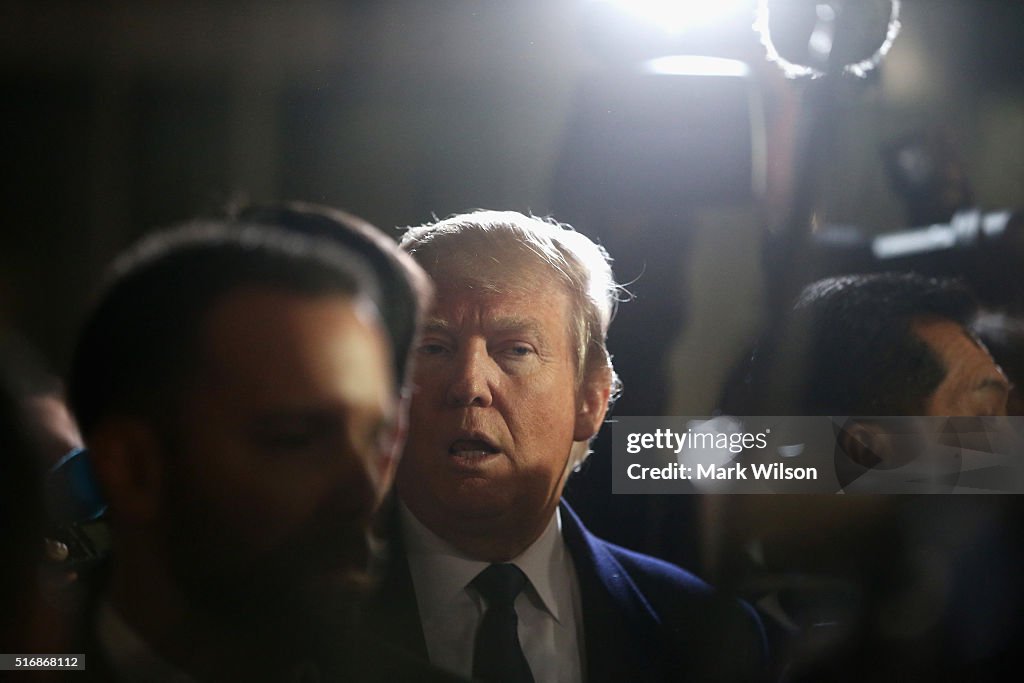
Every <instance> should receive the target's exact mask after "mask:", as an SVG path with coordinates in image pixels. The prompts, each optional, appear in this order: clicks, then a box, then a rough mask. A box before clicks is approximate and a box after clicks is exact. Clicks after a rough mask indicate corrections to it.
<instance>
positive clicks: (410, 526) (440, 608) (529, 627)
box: [400, 505, 584, 683]
mask: <svg viewBox="0 0 1024 683" xmlns="http://www.w3.org/2000/svg"><path fill="white" fill-rule="evenodd" d="M400 510H401V513H400V514H401V522H402V538H403V540H404V542H405V548H406V554H407V556H408V559H409V571H410V573H411V574H412V581H413V586H414V587H415V589H416V603H417V606H418V607H419V612H420V622H421V623H422V625H423V635H424V637H425V639H426V642H427V653H428V655H429V657H430V662H431V664H433V665H435V666H438V667H441V668H442V669H447V670H449V671H451V672H453V673H456V674H459V675H461V676H464V677H466V678H469V677H471V676H472V673H473V643H474V639H475V637H476V630H477V627H478V626H479V625H480V620H481V619H482V618H483V615H484V610H485V608H486V605H485V604H484V600H483V598H482V597H481V596H480V594H479V593H478V592H477V591H476V589H474V588H472V587H471V586H469V583H470V582H471V581H472V580H473V579H474V578H476V576H477V574H479V573H480V572H481V571H483V570H484V569H486V568H487V567H488V565H489V564H490V563H488V562H480V561H477V560H472V559H470V558H468V557H466V556H465V555H463V554H462V553H460V552H459V551H458V550H456V549H455V548H453V547H452V546H451V545H450V544H448V543H446V542H445V541H443V540H442V539H441V538H439V537H438V536H437V534H435V533H433V532H432V531H430V530H429V529H427V528H426V527H425V526H423V524H421V523H420V521H419V520H417V519H416V518H415V517H414V516H413V514H412V513H411V512H410V511H409V510H408V508H406V507H405V505H401V506H400ZM561 528H562V523H561V517H560V515H559V513H558V511H557V510H556V512H555V514H554V515H553V516H552V517H551V521H550V522H549V523H548V525H547V527H546V528H545V529H544V532H543V533H542V534H541V535H540V537H539V538H538V539H537V540H536V541H534V542H533V544H532V545H531V546H530V547H529V548H527V549H526V550H525V551H523V553H522V554H521V555H519V556H518V557H516V558H513V559H512V560H511V563H512V564H514V565H516V566H517V567H519V569H521V570H522V572H523V573H524V574H526V577H527V578H528V579H529V585H528V586H527V587H526V588H524V589H523V592H522V593H520V594H519V597H517V598H516V602H515V608H516V614H517V616H518V619H519V642H520V644H521V645H522V647H523V654H524V655H525V656H526V661H527V662H529V664H530V671H532V672H533V679H534V680H535V681H537V682H538V683H548V682H549V681H550V682H552V683H554V682H558V683H582V681H583V674H584V671H583V661H584V658H583V645H584V643H583V619H582V611H581V608H580V590H579V581H578V579H577V577H576V569H575V568H574V567H573V563H572V558H571V557H570V556H569V552H568V550H567V549H566V547H565V542H564V541H563V540H562V533H561Z"/></svg>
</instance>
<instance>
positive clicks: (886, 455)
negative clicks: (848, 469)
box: [839, 421, 892, 469]
mask: <svg viewBox="0 0 1024 683" xmlns="http://www.w3.org/2000/svg"><path fill="white" fill-rule="evenodd" d="M839 446H840V447H841V448H842V449H843V452H844V453H846V455H847V456H848V457H849V458H850V460H853V461H854V462H855V463H857V464H858V465H860V466H861V467H864V468H867V469H874V468H880V469H886V468H887V466H889V460H890V459H891V455H892V454H891V452H890V450H891V449H890V443H889V439H888V437H887V435H886V434H885V432H884V431H883V430H882V428H881V426H880V425H878V424H876V423H874V422H865V421H857V422H854V423H853V424H852V425H847V426H845V427H844V428H843V431H842V432H840V433H839Z"/></svg>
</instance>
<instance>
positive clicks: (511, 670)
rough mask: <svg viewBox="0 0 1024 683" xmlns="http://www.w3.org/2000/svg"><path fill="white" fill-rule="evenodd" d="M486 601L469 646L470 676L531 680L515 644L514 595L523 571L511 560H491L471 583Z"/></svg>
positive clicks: (494, 681) (498, 681)
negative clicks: (471, 667)
mask: <svg viewBox="0 0 1024 683" xmlns="http://www.w3.org/2000/svg"><path fill="white" fill-rule="evenodd" d="M471 585H472V586H473V587H474V588H476V590H477V591H479V593H480V595H482V596H483V598H484V600H485V601H486V602H487V611H486V612H484V618H483V619H482V620H481V621H480V628H479V629H477V632H476V643H475V645H474V646H473V678H478V679H480V680H482V681H487V683H533V674H532V673H530V665H529V663H528V662H527V661H526V657H525V656H524V655H523V648H522V646H521V645H520V644H519V619H518V617H516V608H515V601H516V596H517V595H519V593H520V592H522V590H523V588H524V587H526V575H525V574H523V572H522V570H520V569H519V567H517V566H515V565H514V564H492V565H491V566H490V567H488V568H487V569H485V570H483V571H482V572H480V573H479V574H478V575H477V577H476V578H475V579H473V581H472V584H471Z"/></svg>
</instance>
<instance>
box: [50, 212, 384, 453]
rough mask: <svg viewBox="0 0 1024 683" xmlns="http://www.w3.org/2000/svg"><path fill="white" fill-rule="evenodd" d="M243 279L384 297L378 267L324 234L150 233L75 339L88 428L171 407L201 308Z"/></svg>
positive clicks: (189, 228) (191, 360)
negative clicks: (318, 236)
mask: <svg viewBox="0 0 1024 683" xmlns="http://www.w3.org/2000/svg"><path fill="white" fill-rule="evenodd" d="M245 286H264V287H271V288H275V289H282V290H284V291H288V292H294V293H298V294H303V295H310V296H319V295H327V294H344V295H349V296H356V295H363V294H365V295H368V296H369V297H370V298H372V299H375V300H376V299H379V296H378V295H377V293H376V287H377V286H376V282H375V278H374V277H373V275H372V273H371V272H370V271H368V270H367V269H366V268H365V267H364V266H363V265H362V264H361V263H360V262H359V260H358V259H357V258H355V257H354V256H353V255H352V254H350V253H348V252H346V251H344V250H343V249H342V248H341V247H339V246H338V245H337V244H335V243H332V242H330V241H328V240H323V239H320V240H318V239H315V238H312V237H307V236H303V235H299V234H296V233H292V232H288V231H285V230H281V229H277V228H272V227H267V226H262V225H246V224H241V223H232V222H223V221H207V222H194V223H190V224H187V225H183V226H179V227H177V228H172V229H170V230H166V231H162V232H158V233H155V234H152V235H150V236H149V237H146V238H144V239H142V240H141V241H140V242H138V243H137V244H135V245H134V246H133V247H131V248H130V249H129V250H128V251H127V252H125V253H124V254H123V255H122V256H121V257H120V258H118V259H117V260H116V261H115V262H114V264H113V266H112V267H111V268H110V270H109V272H108V274H107V276H106V278H105V282H104V284H103V285H102V287H101V290H100V295H99V297H98V300H97V303H96V305H95V307H94V308H93V309H92V310H91V313H90V314H89V316H88V317H87V320H86V322H85V324H84V326H83V328H82V332H81V334H80V336H79V338H78V342H77V344H76V346H75V350H74V353H73V359H72V365H71V371H70V374H69V382H68V396H69V402H70V404H71V408H72V410H73V411H74V413H75V416H76V418H77V419H78V422H79V426H80V428H81V430H82V432H83V434H88V433H89V432H90V431H91V430H92V429H93V428H94V427H95V426H96V424H97V423H98V422H99V420H100V419H102V418H103V417H105V416H108V415H110V414H114V413H121V414H127V415H133V416H139V417H145V418H159V417H160V416H162V415H165V414H167V413H168V412H171V413H173V411H174V410H175V409H176V407H177V401H178V400H179V394H180V392H181V390H182V389H183V386H184V382H185V381H186V380H187V377H188V375H189V373H190V372H191V371H193V370H194V369H195V367H196V366H197V364H198V362H199V349H198V338H199V334H200V330H201V328H202V323H203V318H204V316H205V314H206V313H207V312H208V311H209V310H210V309H211V308H212V307H213V306H214V304H215V303H216V302H217V301H218V300H220V299H221V298H222V297H223V296H224V295H226V294H228V293H230V292H232V291H234V290H236V289H238V288H240V287H245Z"/></svg>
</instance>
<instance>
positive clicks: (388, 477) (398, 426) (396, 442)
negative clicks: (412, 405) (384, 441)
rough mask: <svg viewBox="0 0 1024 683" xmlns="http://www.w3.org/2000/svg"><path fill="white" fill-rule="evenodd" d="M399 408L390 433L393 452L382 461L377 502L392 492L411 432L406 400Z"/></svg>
mask: <svg viewBox="0 0 1024 683" xmlns="http://www.w3.org/2000/svg"><path fill="white" fill-rule="evenodd" d="M402 404H403V405H402V408H401V409H400V410H399V414H398V419H397V420H396V421H395V426H394V428H393V430H392V433H391V435H390V440H391V452H390V453H387V454H386V455H385V457H384V459H383V460H382V462H381V466H380V479H379V480H378V481H377V489H378V491H377V494H378V495H377V502H378V504H379V503H380V502H382V501H383V500H384V499H385V498H387V495H388V494H389V493H390V492H391V487H392V486H393V485H394V483H395V473H396V472H397V471H398V463H399V462H400V461H401V458H402V449H404V448H405V439H406V436H408V434H409V418H408V413H407V407H406V405H405V400H404V399H403V402H402Z"/></svg>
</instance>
